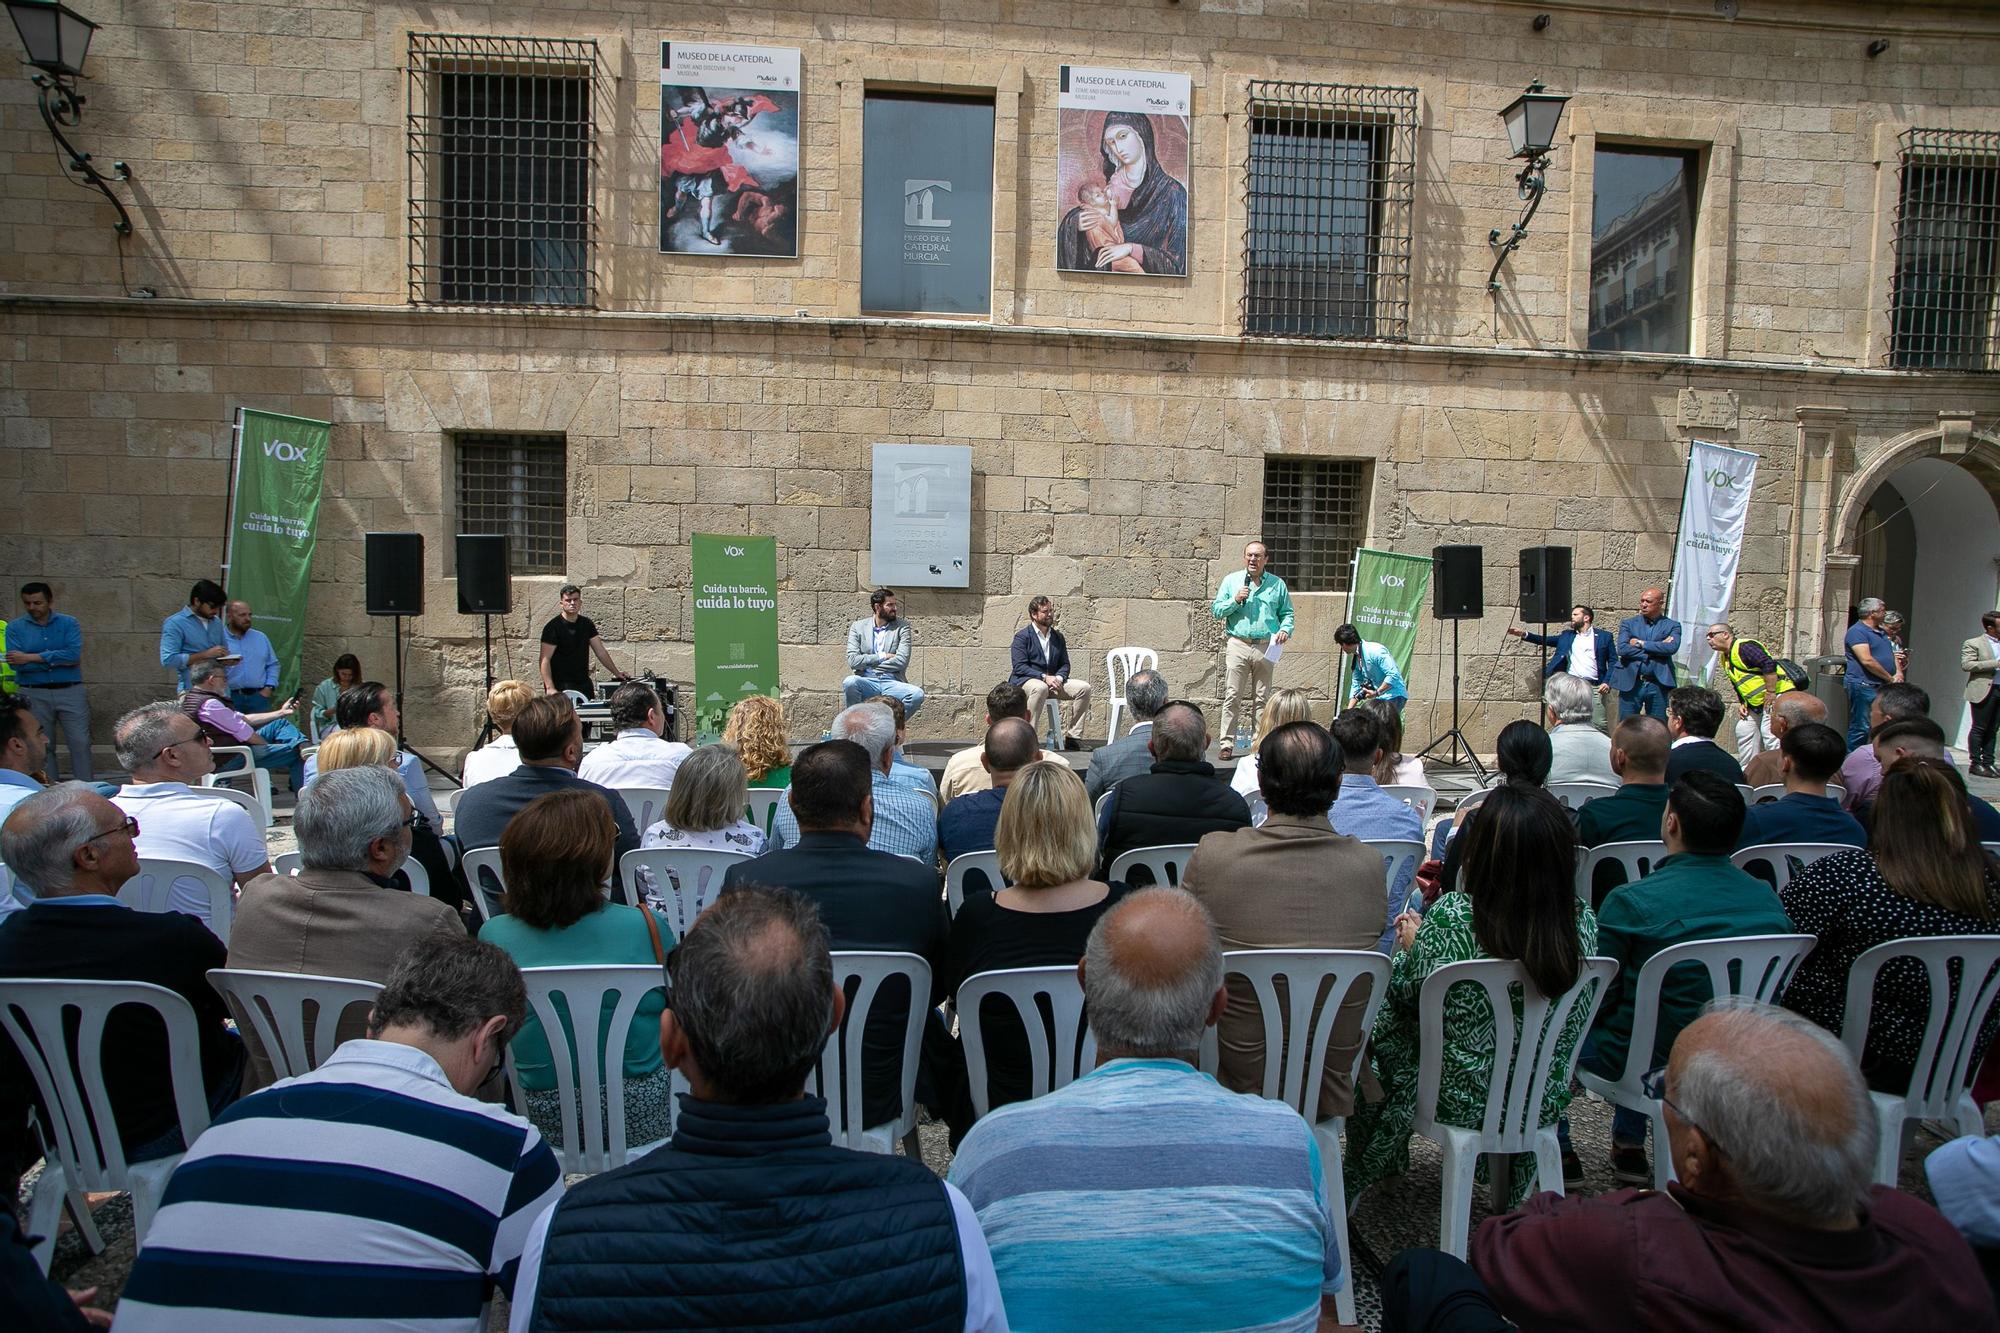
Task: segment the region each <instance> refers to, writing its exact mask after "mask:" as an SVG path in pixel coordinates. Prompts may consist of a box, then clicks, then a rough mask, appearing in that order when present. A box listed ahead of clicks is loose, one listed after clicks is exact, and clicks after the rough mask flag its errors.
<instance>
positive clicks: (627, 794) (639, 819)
mask: <svg viewBox="0 0 2000 1333" xmlns="http://www.w3.org/2000/svg"><path fill="white" fill-rule="evenodd" d="M618 794H619V795H620V796H622V797H624V798H625V808H626V809H627V810H629V811H631V812H632V827H633V828H635V829H637V830H639V833H640V835H641V836H644V834H645V832H646V830H647V829H649V828H651V827H653V825H654V824H657V823H658V822H659V821H660V820H662V819H665V818H666V817H667V789H666V788H665V787H620V788H619V789H618ZM634 901H637V900H636V899H635V900H634Z"/></svg>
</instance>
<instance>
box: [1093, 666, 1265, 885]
mask: <svg viewBox="0 0 2000 1333" xmlns="http://www.w3.org/2000/svg"><path fill="white" fill-rule="evenodd" d="M1146 748H1147V750H1148V751H1149V752H1151V754H1152V756H1153V767H1152V769H1151V771H1149V772H1145V773H1139V774H1135V775H1134V776H1132V777H1129V778H1126V779H1125V780H1124V781H1123V782H1121V783H1119V784H1118V785H1117V786H1116V787H1113V788H1112V789H1111V793H1110V797H1109V799H1107V800H1106V801H1105V802H1104V808H1103V809H1102V810H1100V811H1098V813H1097V846H1098V855H1099V856H1100V857H1101V858H1102V861H1101V863H1100V864H1099V866H1098V873H1099V874H1107V873H1109V872H1110V869H1111V863H1112V862H1113V861H1115V860H1117V859H1118V857H1119V856H1120V855H1121V854H1123V853H1125V852H1129V851H1131V850H1132V849H1133V848H1135V847H1160V846H1166V845H1170V844H1173V843H1196V842H1200V841H1201V839H1202V835H1203V834H1205V833H1221V832H1225V831H1227V830H1229V829H1239V828H1248V827H1250V807H1249V806H1248V805H1247V804H1245V803H1244V800H1243V797H1242V796H1240V795H1239V794H1237V792H1236V791H1235V790H1234V789H1233V788H1231V787H1230V785H1229V784H1228V783H1227V782H1224V781H1223V780H1222V779H1220V778H1218V777H1217V776H1216V775H1215V766H1214V765H1213V764H1210V763H1208V762H1207V761H1206V760H1204V759H1203V758H1202V755H1203V754H1205V753H1207V751H1208V724H1207V723H1206V722H1204V721H1203V720H1202V716H1201V710H1200V709H1199V708H1196V707H1195V706H1194V705H1193V704H1191V703H1185V702H1182V701H1179V700H1176V701H1174V702H1172V703H1169V704H1168V705H1167V706H1166V707H1165V708H1162V709H1161V710H1160V715H1159V716H1158V717H1156V718H1154V719H1153V735H1152V738H1151V739H1150V740H1149V741H1147V743H1146ZM1141 873H1142V875H1143V874H1144V873H1145V872H1141ZM1152 882H1153V881H1152V880H1151V878H1143V879H1139V880H1134V881H1132V883H1133V887H1135V888H1137V887H1139V886H1140V885H1142V884H1150V883H1152Z"/></svg>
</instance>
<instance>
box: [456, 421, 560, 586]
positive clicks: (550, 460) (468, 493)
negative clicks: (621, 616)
mask: <svg viewBox="0 0 2000 1333" xmlns="http://www.w3.org/2000/svg"><path fill="white" fill-rule="evenodd" d="M453 443H454V444H455V445H456V446H457V451H458V530H459V531H460V532H469V533H475V534H480V535H486V536H497V535H505V536H506V538H507V572H508V573H510V574H560V573H562V572H563V570H564V568H565V556H566V554H567V542H566V541H565V540H564V529H563V517H564V513H565V511H566V510H567V509H568V508H569V505H568V500H567V496H568V488H567V486H566V485H565V483H564V460H565V455H566V452H567V450H566V441H565V440H564V438H563V437H562V436H560V435H489V434H472V433H466V434H460V435H456V436H454V437H453Z"/></svg>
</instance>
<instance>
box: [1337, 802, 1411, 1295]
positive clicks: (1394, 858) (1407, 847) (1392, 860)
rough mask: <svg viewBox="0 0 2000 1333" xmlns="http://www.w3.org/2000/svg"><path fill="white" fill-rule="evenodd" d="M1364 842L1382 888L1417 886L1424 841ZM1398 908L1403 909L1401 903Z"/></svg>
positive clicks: (1385, 889) (1366, 839)
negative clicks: (1374, 856)
mask: <svg viewBox="0 0 2000 1333" xmlns="http://www.w3.org/2000/svg"><path fill="white" fill-rule="evenodd" d="M1362 842H1363V843H1364V844H1365V845H1367V846H1369V847H1373V848H1374V849H1375V850H1376V851H1378V852H1380V853H1382V877H1383V879H1382V888H1383V890H1384V892H1386V891H1387V890H1388V888H1389V886H1390V885H1392V884H1394V883H1395V882H1396V878H1397V876H1399V875H1401V874H1402V873H1403V871H1404V870H1405V869H1406V868H1407V869H1408V870H1409V872H1410V887H1411V888H1415V887H1416V876H1417V867H1418V866H1420V865H1422V864H1423V863H1424V858H1425V857H1426V856H1428V855H1429V854H1430V853H1429V850H1428V849H1427V848H1426V847H1425V846H1424V845H1423V844H1422V843H1420V842H1397V841H1393V840H1391V839H1388V838H1384V839H1382V840H1380V841H1379V842H1378V841H1376V840H1374V839H1372V838H1363V839H1362ZM1385 901H1386V899H1385ZM1397 910H1398V911H1401V910H1402V908H1401V905H1400V904H1399V905H1398V907H1397ZM1348 1322H1349V1323H1352V1322H1354V1321H1353V1320H1349V1321H1348Z"/></svg>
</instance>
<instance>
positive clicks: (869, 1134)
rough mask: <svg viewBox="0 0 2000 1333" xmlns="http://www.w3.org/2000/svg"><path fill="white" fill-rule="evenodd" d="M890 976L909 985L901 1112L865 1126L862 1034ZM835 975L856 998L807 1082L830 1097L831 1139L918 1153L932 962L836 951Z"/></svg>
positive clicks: (887, 1150)
mask: <svg viewBox="0 0 2000 1333" xmlns="http://www.w3.org/2000/svg"><path fill="white" fill-rule="evenodd" d="M891 977H907V978H909V983H910V1011H909V1017H908V1021H907V1022H906V1023H905V1024H904V1026H903V1063H902V1066H901V1070H902V1078H901V1084H902V1094H903V1111H902V1114H901V1115H899V1116H897V1117H896V1118H895V1119H894V1120H891V1121H887V1122H885V1123H883V1124H880V1125H864V1124H863V1123H862V1121H863V1119H864V1118H865V1117H864V1115H863V1106H864V1102H863V1100H862V1096H861V1092H862V1088H861V1080H862V1040H861V1038H862V1033H863V1032H864V1031H866V1029H867V1027H868V1014H869V1011H870V1010H871V1009H873V1008H874V1006H875V1000H876V997H877V996H878V995H879V994H880V993H881V990H882V983H883V982H885V981H887V980H888V979H889V978H891ZM833 979H834V981H835V982H836V983H837V984H838V985H839V986H840V987H841V989H842V990H843V991H846V990H849V989H850V988H851V989H852V994H853V998H852V999H850V1000H849V1001H848V1003H847V1016H846V1017H845V1018H844V1019H843V1020H842V1021H841V1024H840V1028H839V1030H837V1031H835V1032H833V1033H831V1034H829V1035H828V1036H827V1039H826V1045H825V1047H824V1048H822V1049H821V1051H820V1056H819V1065H818V1067H817V1068H815V1069H814V1070H813V1076H812V1081H811V1083H810V1084H809V1085H808V1086H809V1088H810V1090H811V1091H813V1092H815V1093H817V1094H818V1095H819V1096H821V1097H824V1098H826V1114H827V1119H828V1121H829V1122H830V1123H831V1126H832V1129H833V1141H834V1142H835V1143H836V1144H839V1145H840V1146H841V1147H844V1148H855V1149H858V1150H860V1151H862V1152H879V1153H893V1152H895V1151H896V1141H897V1140H898V1139H901V1140H902V1141H903V1151H904V1154H905V1155H906V1156H909V1157H917V1156H919V1154H918V1151H917V1052H918V1048H919V1047H921V1046H922V1044H923V1036H924V1020H925V1016H926V1015H928V1014H929V1013H930V1012H931V965H930V964H929V963H927V962H925V961H924V960H923V959H922V958H921V957H919V956H918V955H916V954H913V953H870V952H862V951H843V950H835V951H834V954H833Z"/></svg>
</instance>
